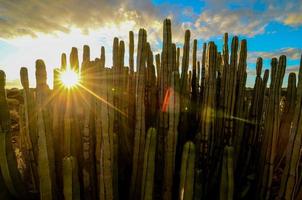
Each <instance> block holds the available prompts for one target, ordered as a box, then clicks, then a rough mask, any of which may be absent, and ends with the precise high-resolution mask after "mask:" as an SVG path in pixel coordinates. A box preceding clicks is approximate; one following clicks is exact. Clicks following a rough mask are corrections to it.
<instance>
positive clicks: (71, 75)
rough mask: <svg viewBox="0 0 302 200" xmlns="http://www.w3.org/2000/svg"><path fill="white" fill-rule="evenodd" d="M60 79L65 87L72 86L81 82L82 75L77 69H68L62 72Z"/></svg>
mask: <svg viewBox="0 0 302 200" xmlns="http://www.w3.org/2000/svg"><path fill="white" fill-rule="evenodd" d="M60 81H61V83H62V84H63V86H64V87H66V88H72V87H75V86H76V85H78V84H79V81H80V77H79V75H78V74H77V73H76V72H75V71H73V70H70V69H68V70H66V71H64V72H62V73H61V76H60Z"/></svg>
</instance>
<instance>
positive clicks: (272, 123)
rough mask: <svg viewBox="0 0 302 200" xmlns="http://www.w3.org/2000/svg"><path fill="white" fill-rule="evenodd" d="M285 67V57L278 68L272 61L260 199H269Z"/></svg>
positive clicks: (282, 57)
mask: <svg viewBox="0 0 302 200" xmlns="http://www.w3.org/2000/svg"><path fill="white" fill-rule="evenodd" d="M285 67H286V57H285V56H280V58H279V62H278V66H277V61H276V60H272V81H273V82H272V83H271V85H270V94H269V102H272V103H271V104H269V105H268V107H267V115H266V119H265V120H266V123H265V127H264V136H263V137H264V138H263V143H262V149H261V158H260V159H261V163H260V166H261V169H262V176H260V177H262V179H261V180H260V184H261V193H260V195H261V196H260V198H265V199H269V198H270V195H271V194H270V190H271V185H272V178H273V170H274V161H275V156H276V148H277V146H276V145H277V139H278V138H277V137H278V132H279V126H280V109H279V106H280V99H281V86H282V81H283V76H284V73H285ZM262 167H263V168H262Z"/></svg>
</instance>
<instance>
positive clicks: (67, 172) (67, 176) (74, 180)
mask: <svg viewBox="0 0 302 200" xmlns="http://www.w3.org/2000/svg"><path fill="white" fill-rule="evenodd" d="M63 176H64V177H63V182H64V199H65V200H80V185H79V178H78V169H77V161H76V159H75V158H74V157H72V156H69V157H64V159H63Z"/></svg>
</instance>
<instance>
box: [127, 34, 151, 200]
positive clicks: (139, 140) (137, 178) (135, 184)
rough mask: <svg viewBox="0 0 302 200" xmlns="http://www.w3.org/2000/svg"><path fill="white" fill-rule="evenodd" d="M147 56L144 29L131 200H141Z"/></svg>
mask: <svg viewBox="0 0 302 200" xmlns="http://www.w3.org/2000/svg"><path fill="white" fill-rule="evenodd" d="M146 54H147V34H146V31H145V30H144V29H140V30H139V34H138V46H137V62H136V63H137V75H136V94H137V96H136V100H135V101H136V105H137V106H136V115H135V119H136V120H135V121H136V124H135V135H134V148H133V163H132V176H131V187H130V199H139V197H140V190H141V189H140V188H141V178H142V165H143V159H144V158H143V157H144V149H145V136H146V127H145V106H144V103H145V102H144V99H145V70H146V69H145V68H146Z"/></svg>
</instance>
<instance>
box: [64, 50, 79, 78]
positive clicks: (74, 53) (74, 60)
mask: <svg viewBox="0 0 302 200" xmlns="http://www.w3.org/2000/svg"><path fill="white" fill-rule="evenodd" d="M69 62H70V68H71V69H72V70H74V71H76V72H79V57H78V49H77V48H75V47H72V48H71V52H70V56H69ZM62 63H64V62H62ZM62 66H63V65H62Z"/></svg>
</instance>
